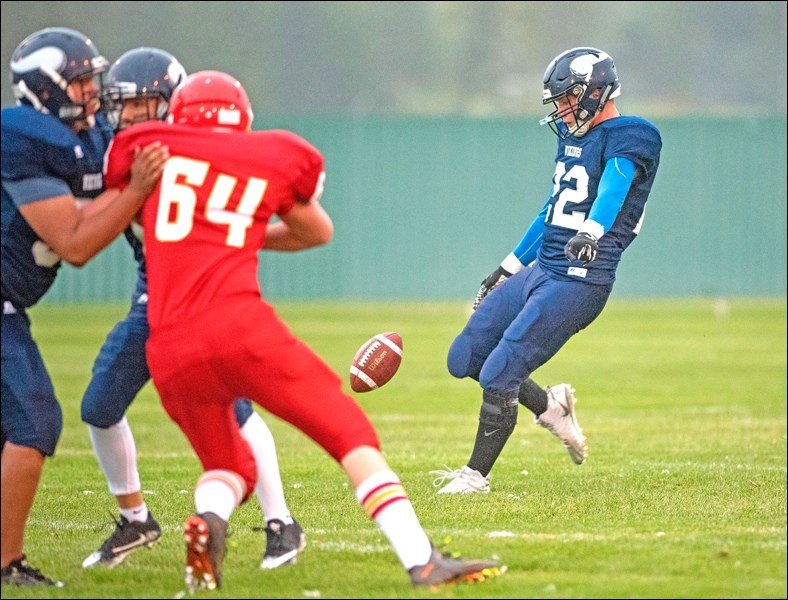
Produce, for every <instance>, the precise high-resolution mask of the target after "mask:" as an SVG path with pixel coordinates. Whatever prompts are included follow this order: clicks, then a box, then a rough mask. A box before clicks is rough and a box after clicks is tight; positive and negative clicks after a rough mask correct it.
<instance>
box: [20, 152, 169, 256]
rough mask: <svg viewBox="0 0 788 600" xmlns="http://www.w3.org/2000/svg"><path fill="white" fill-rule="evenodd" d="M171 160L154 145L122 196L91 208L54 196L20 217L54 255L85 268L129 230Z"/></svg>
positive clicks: (112, 194)
mask: <svg viewBox="0 0 788 600" xmlns="http://www.w3.org/2000/svg"><path fill="white" fill-rule="evenodd" d="M168 157H169V151H168V150H167V148H164V147H162V146H161V144H160V143H159V142H154V143H152V144H150V145H148V146H146V147H145V148H144V149H142V150H138V151H137V155H136V157H135V159H134V162H133V164H132V168H131V180H130V183H129V185H128V186H127V187H126V188H125V189H124V190H123V191H122V192H121V191H119V190H117V189H111V190H107V191H105V192H104V193H103V194H101V195H100V196H98V197H97V198H96V199H95V200H93V201H91V202H88V203H84V202H80V201H77V199H76V198H74V196H72V195H61V196H54V197H52V198H47V199H46V200H41V201H39V202H31V203H29V204H24V205H22V206H20V207H19V211H20V212H21V213H22V216H23V217H24V218H25V219H26V220H27V222H28V223H29V224H30V226H31V227H32V228H33V230H34V231H35V232H36V235H38V237H39V238H41V240H43V241H44V243H46V244H47V245H48V246H49V247H50V248H51V249H52V251H53V252H55V253H56V254H57V255H58V256H59V257H60V258H61V259H63V260H65V261H66V262H67V263H69V264H71V265H74V266H75V267H81V266H83V265H84V264H85V263H87V262H88V261H89V260H90V259H91V258H93V257H94V256H95V255H96V254H98V252H99V251H101V250H102V249H103V248H105V247H106V246H108V245H109V244H110V243H111V242H112V240H114V239H115V238H116V237H117V236H118V235H119V234H120V233H121V232H122V231H123V230H124V229H125V228H126V227H127V226H128V224H129V223H130V222H131V220H132V219H133V218H134V216H135V215H136V214H137V212H138V211H139V209H140V207H141V206H142V204H143V202H144V201H145V199H146V198H147V197H148V196H149V195H150V194H151V192H153V189H154V188H155V187H156V184H157V183H158V181H159V178H160V177H161V173H162V170H163V168H164V163H165V162H166V160H167V158H168Z"/></svg>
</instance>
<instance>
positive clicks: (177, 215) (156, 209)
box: [105, 121, 323, 329]
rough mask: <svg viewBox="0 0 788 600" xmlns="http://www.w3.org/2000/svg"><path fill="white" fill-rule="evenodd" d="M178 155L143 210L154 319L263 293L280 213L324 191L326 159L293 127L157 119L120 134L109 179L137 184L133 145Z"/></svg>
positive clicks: (170, 319) (153, 322) (111, 183)
mask: <svg viewBox="0 0 788 600" xmlns="http://www.w3.org/2000/svg"><path fill="white" fill-rule="evenodd" d="M156 140H158V141H161V142H162V143H163V144H164V145H166V146H168V147H169V150H170V158H169V159H168V161H167V163H166V166H165V168H164V174H163V175H162V178H161V181H160V183H159V185H158V186H157V188H156V190H155V191H154V193H153V194H152V195H151V196H150V197H149V198H148V200H147V201H146V203H145V205H144V206H143V209H142V214H141V222H142V225H143V227H144V230H145V237H144V244H145V260H146V263H147V264H146V266H147V271H148V273H149V278H148V320H149V322H150V326H151V328H152V329H153V328H155V327H157V326H158V325H159V324H161V323H165V322H166V323H175V322H183V321H184V320H190V319H191V318H193V317H195V316H198V315H200V314H202V313H204V312H206V311H207V310H208V309H209V308H210V307H214V306H216V305H217V304H224V303H225V302H226V301H227V300H228V299H230V298H232V299H233V301H237V300H243V299H244V298H246V299H249V298H250V297H256V298H260V297H261V293H260V286H259V282H258V280H257V267H258V255H257V253H258V250H260V248H261V247H262V245H263V242H264V240H265V233H266V226H267V224H268V222H269V220H270V219H271V217H272V216H273V215H282V214H286V213H287V212H288V211H289V210H290V209H291V208H292V207H293V205H294V203H296V202H308V201H310V200H311V199H313V198H317V197H319V196H320V194H321V193H322V184H323V157H322V155H321V154H320V152H319V151H318V150H317V149H316V148H314V147H313V146H312V145H311V144H310V143H309V142H307V141H306V140H304V139H303V138H301V137H299V136H298V135H296V134H294V133H291V132H289V131H283V130H275V131H253V132H240V131H234V130H224V129H207V128H204V127H194V126H189V125H175V124H169V123H164V122H162V121H150V122H147V123H142V124H139V125H135V126H134V127H132V128H130V129H127V130H124V131H121V132H120V133H118V135H117V136H116V137H115V138H114V139H113V141H112V145H111V146H110V149H109V151H108V154H107V159H106V161H107V162H106V166H105V171H106V173H105V182H106V186H107V187H108V188H109V187H118V188H123V187H125V186H126V185H127V184H128V182H129V177H130V173H129V170H130V167H131V163H132V160H133V157H134V148H136V147H144V146H145V145H147V144H149V143H150V142H153V141H156Z"/></svg>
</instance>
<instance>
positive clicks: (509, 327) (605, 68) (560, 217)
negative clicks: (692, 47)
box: [433, 47, 662, 494]
mask: <svg viewBox="0 0 788 600" xmlns="http://www.w3.org/2000/svg"><path fill="white" fill-rule="evenodd" d="M620 94H621V84H620V82H619V79H618V75H617V73H616V68H615V65H614V64H613V59H612V58H611V57H610V56H609V55H608V54H606V53H605V52H602V51H601V50H598V49H596V48H587V47H586V48H572V49H571V50H567V51H565V52H563V53H561V54H559V55H558V56H556V57H555V58H554V59H553V60H552V61H551V62H550V64H549V65H548V66H547V70H546V71H545V74H544V91H543V103H544V104H553V105H554V106H555V110H554V111H553V112H551V113H550V114H549V115H548V116H547V117H545V118H544V119H542V120H541V121H540V124H541V125H549V126H550V128H551V129H552V130H553V132H554V133H555V134H556V135H557V136H558V150H557V152H556V155H555V171H554V172H553V176H552V188H551V189H550V192H549V194H548V196H547V201H546V202H545V204H544V206H543V207H542V210H541V211H540V212H539V214H538V215H537V216H536V218H535V219H534V221H533V222H532V223H531V224H530V226H529V227H528V229H527V230H526V231H525V234H524V235H523V237H522V239H521V240H520V242H519V244H517V245H516V246H515V248H514V250H513V251H512V252H511V253H510V254H509V255H508V256H506V258H504V260H503V262H501V264H500V266H499V267H498V268H497V269H496V270H495V271H493V272H492V273H491V274H490V275H489V276H487V277H486V278H485V279H484V281H483V282H482V284H481V287H480V289H479V291H478V293H477V295H476V299H475V302H474V309H475V310H474V312H473V313H472V314H471V317H470V318H469V319H468V322H467V324H466V325H465V327H464V328H463V330H462V331H461V332H460V334H459V335H458V336H457V337H456V338H455V340H454V341H453V342H452V344H451V347H450V348H449V352H448V357H447V365H448V369H449V372H450V373H451V374H452V375H453V376H454V377H457V378H463V377H470V378H472V379H475V380H476V381H478V382H479V385H480V386H481V387H482V390H483V392H482V406H481V411H480V414H479V426H478V430H477V434H476V442H475V444H474V448H473V452H472V454H471V457H470V459H469V460H468V463H467V464H466V465H464V466H463V467H461V468H460V469H457V470H451V469H447V470H445V471H443V470H440V471H434V472H433V473H435V474H437V475H438V476H439V477H438V478H437V479H436V480H435V482H434V483H435V486H436V487H440V486H442V485H443V484H444V483H445V482H446V481H448V483H446V484H445V485H443V487H441V488H440V490H439V491H438V493H446V494H452V493H474V492H488V491H489V490H490V471H491V470H492V467H493V465H494V464H495V461H496V460H497V458H498V456H499V455H500V453H501V451H502V450H503V447H504V445H505V444H506V441H507V440H508V439H509V437H510V436H511V434H512V432H513V431H514V428H515V425H516V424H517V412H518V407H519V404H522V405H523V406H525V407H527V408H528V409H529V410H530V411H531V412H533V413H534V415H535V421H536V423H538V424H539V425H541V426H543V427H545V428H546V429H548V430H549V431H550V432H551V433H553V434H554V435H555V436H556V437H558V439H560V440H561V442H562V443H563V444H564V446H565V447H566V449H567V450H568V452H569V455H570V457H571V459H572V461H573V462H575V463H576V464H578V465H579V464H582V463H583V462H584V461H585V459H586V455H587V453H588V449H587V445H586V439H585V436H584V435H583V431H582V429H581V428H580V426H579V425H578V423H577V419H576V418H575V410H574V405H575V401H576V400H575V397H574V389H573V388H572V387H571V386H570V385H569V384H565V383H562V384H559V385H556V386H552V387H548V388H547V389H543V388H542V387H540V386H539V385H538V384H537V383H535V382H534V381H533V379H531V373H533V372H534V371H535V370H536V369H538V368H539V367H540V366H542V365H543V364H545V363H546V362H547V361H548V360H550V359H551V358H552V357H553V356H555V354H556V353H557V352H558V351H559V350H560V349H561V348H562V347H563V346H564V344H566V342H567V341H568V340H569V338H571V337H572V336H573V335H574V334H576V333H577V332H578V331H580V330H581V329H584V328H585V327H587V326H588V325H590V324H591V323H592V322H593V321H594V319H596V318H597V317H598V316H599V314H600V313H601V312H602V309H603V308H604V306H605V303H606V302H607V299H608V297H609V296H610V292H611V290H612V289H613V282H614V280H615V276H616V269H617V267H618V263H619V261H620V260H621V255H622V254H623V252H624V250H626V248H627V247H628V246H629V244H630V243H631V242H632V240H633V239H635V236H636V235H637V233H638V232H639V230H640V226H641V224H642V222H643V215H644V211H645V207H646V200H647V199H648V195H649V192H650V191H651V186H652V185H653V183H654V178H655V176H656V174H657V167H658V166H659V156H660V151H661V148H662V140H661V138H660V134H659V131H658V130H657V128H656V127H655V126H654V125H652V124H651V123H649V122H648V121H646V120H645V119H642V118H640V117H630V116H623V115H621V114H620V113H619V111H618V109H617V108H616V106H615V100H614V99H615V98H617V97H618V96H619V95H620Z"/></svg>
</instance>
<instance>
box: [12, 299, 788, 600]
mask: <svg viewBox="0 0 788 600" xmlns="http://www.w3.org/2000/svg"><path fill="white" fill-rule="evenodd" d="M125 310H126V307H125V306H121V305H112V306H88V307H61V306H58V307H55V306H41V307H37V308H35V309H33V311H32V312H31V314H32V319H33V332H34V336H35V337H36V339H37V340H38V342H39V344H40V347H41V350H42V352H43V354H44V357H45V360H46V361H47V364H48V365H49V368H50V372H51V374H52V377H53V380H54V383H55V389H56V391H57V393H58V395H59V397H60V400H61V402H62V404H63V408H64V416H65V427H64V431H63V436H62V438H61V440H60V445H59V448H58V453H57V455H56V456H55V457H54V458H53V459H51V460H49V461H47V465H46V467H45V471H44V477H43V481H42V486H41V489H40V491H39V494H38V497H37V500H36V503H35V505H34V507H33V511H32V514H31V518H30V522H29V526H28V533H27V540H26V550H27V552H28V555H29V557H30V560H31V562H32V563H33V564H34V566H38V567H39V568H41V569H42V570H43V571H44V572H45V573H46V574H48V575H50V576H52V577H56V578H59V579H61V580H62V581H64V582H65V583H66V586H65V587H64V588H63V589H59V590H58V589H12V588H9V587H3V593H2V596H3V598H33V597H40V598H174V597H180V596H181V595H183V593H184V586H183V578H182V575H183V573H182V570H183V559H184V548H183V542H182V540H181V537H180V526H181V523H182V522H183V520H184V519H185V517H186V516H188V515H189V514H191V513H192V512H193V499H192V490H193V486H194V483H195V481H196V478H197V477H198V475H199V472H200V469H199V465H198V462H197V460H196V458H195V457H194V455H193V454H192V452H191V449H190V448H189V446H188V445H187V443H186V441H185V438H184V437H183V436H182V434H181V433H180V431H179V430H178V429H177V428H176V427H175V425H174V424H173V423H172V422H171V421H170V420H169V418H168V417H167V416H166V414H165V413H164V411H163V409H162V408H161V406H160V405H159V401H158V397H157V396H156V393H155V390H154V389H153V387H152V386H151V385H150V384H149V385H148V386H147V387H146V388H145V389H144V390H143V392H142V394H141V395H140V397H139V398H138V399H137V401H136V402H135V404H134V405H133V406H132V408H131V410H130V412H129V414H128V417H129V420H130V422H131V425H132V428H133V430H134V433H135V435H136V441H137V447H138V450H139V454H140V470H141V476H142V480H143V488H144V490H145V493H146V501H147V503H148V505H149V507H150V508H151V509H152V511H153V513H154V515H155V516H156V517H157V519H158V520H159V522H160V523H161V525H162V528H163V530H164V535H163V537H162V540H161V541H160V543H159V544H158V545H157V546H156V547H155V548H153V549H152V550H140V551H138V552H137V553H135V554H132V555H131V556H130V557H129V558H128V559H127V560H126V562H125V563H124V564H123V565H121V566H119V567H117V568H116V569H114V570H102V569H98V568H97V569H95V570H88V571H83V570H82V569H81V566H80V565H81V562H82V560H83V558H85V556H87V555H88V554H89V553H90V552H92V551H93V550H95V549H96V548H97V547H98V545H99V544H100V543H101V542H102V541H103V539H104V538H105V537H106V536H107V535H108V534H109V533H110V532H111V530H112V527H113V523H112V515H114V514H116V513H117V508H116V506H115V503H114V499H113V498H112V497H111V496H110V495H109V492H108V491H107V487H106V483H105V481H104V478H103V476H102V475H101V472H100V470H99V468H98V465H97V463H96V460H95V458H94V456H93V453H92V449H91V446H90V442H89V440H88V435H87V430H86V426H85V425H84V424H83V423H81V421H80V418H79V401H80V397H81V394H82V392H83V390H84V389H85V387H86V385H87V382H88V379H89V375H90V368H91V365H92V361H93V358H94V356H95V354H96V353H97V351H98V348H99V346H100V344H101V343H102V341H103V339H104V336H105V335H106V333H107V332H108V331H109V329H110V328H111V327H112V325H113V324H114V323H115V321H116V320H118V319H119V318H121V317H122V316H123V314H124V313H125ZM279 312H280V314H281V316H283V317H284V319H285V320H286V321H287V322H288V323H289V324H290V325H291V327H292V329H293V330H294V331H295V332H296V333H297V334H298V335H300V336H301V337H302V338H303V339H305V340H306V341H307V343H309V344H310V345H311V346H312V347H313V348H314V349H315V350H317V351H318V352H319V353H320V354H321V355H322V356H323V357H324V358H326V360H327V361H328V362H329V363H330V364H332V365H333V366H334V367H335V368H336V370H337V371H338V372H340V373H341V374H342V375H343V377H345V380H346V381H347V377H346V374H347V369H348V367H349V363H350V359H351V358H352V356H353V354H354V353H355V351H356V349H357V348H358V346H359V345H360V344H361V343H362V342H363V341H364V340H366V339H367V338H369V337H370V336H371V335H373V334H375V333H378V332H381V331H388V330H396V331H398V332H400V333H401V335H402V337H403V340H404V355H403V363H402V367H401V368H400V371H399V372H398V373H397V375H396V376H395V378H394V379H393V380H392V381H391V383H389V384H388V385H387V386H386V387H384V388H382V389H380V390H377V391H374V392H371V393H368V394H358V395H357V396H356V397H357V399H358V401H359V402H360V404H361V405H362V406H363V407H364V408H365V409H366V411H367V412H368V414H369V415H370V417H371V419H372V421H373V422H374V423H375V425H376V427H377V429H378V432H379V434H380V438H381V442H382V445H383V450H384V452H385V454H386V456H387V458H388V460H389V462H390V464H391V466H392V467H393V468H394V470H395V471H397V472H398V473H399V474H400V477H401V478H402V480H403V483H404V484H405V487H406V489H407V490H408V493H409V495H410V498H411V500H412V502H413V504H414V506H415V508H416V511H417V513H418V514H419V516H420V518H421V521H422V524H423V526H424V528H425V529H426V531H427V533H428V534H429V535H430V537H431V538H432V539H433V540H434V541H436V542H441V543H442V542H444V541H446V542H447V543H448V548H449V549H450V550H453V551H457V552H459V553H461V554H463V555H466V556H469V557H474V558H483V557H497V558H498V559H499V560H500V561H501V562H502V563H503V564H505V565H507V567H508V571H507V572H506V573H505V574H504V575H503V576H502V577H500V578H497V579H494V580H492V581H489V582H484V583H480V584H476V585H473V586H454V587H449V588H446V589H444V590H442V591H440V592H438V593H435V592H430V591H429V590H423V589H414V588H412V587H411V586H410V583H409V578H408V576H407V574H406V573H405V572H404V571H403V570H402V568H401V566H400V565H399V563H398V561H397V559H396V556H395V555H394V553H393V551H392V550H391V548H390V546H389V545H388V542H387V540H386V539H385V537H384V536H383V535H382V534H381V533H380V531H379V530H378V528H377V527H376V526H375V525H374V523H372V522H371V521H370V520H369V519H368V518H367V517H366V515H365V514H364V513H363V511H362V510H361V508H360V507H359V506H358V505H357V503H356V502H355V499H354V496H353V493H352V490H351V489H349V487H348V485H347V483H346V479H345V476H344V473H343V472H342V471H341V469H340V468H339V467H338V465H336V464H335V463H334V462H333V461H332V460H331V459H329V458H328V456H327V455H326V454H324V453H323V451H322V450H320V449H319V448H318V447H317V446H316V445H315V444H314V443H312V442H311V441H310V440H309V439H307V438H306V437H305V436H304V435H302V434H301V433H300V432H298V431H296V430H294V429H292V428H291V427H290V426H289V425H287V424H284V423H282V422H280V421H277V420H276V419H274V418H272V417H270V416H268V415H266V414H265V413H263V416H264V418H265V419H266V421H267V422H268V423H269V425H270V427H271V429H272V430H273V432H274V436H275V438H276V440H277V445H278V451H279V461H280V466H281V468H282V473H283V479H284V483H285V488H286V494H287V497H288V501H289V504H290V508H291V510H292V511H293V514H294V516H296V518H297V519H298V520H299V521H300V522H301V524H302V525H303V527H304V529H305V530H306V533H307V548H306V550H305V552H304V554H303V555H302V556H301V558H300V560H299V563H298V564H297V565H295V566H290V567H285V568H281V569H277V570H275V571H266V572H263V571H260V570H259V569H258V565H259V562H260V559H261V556H262V553H263V550H264V547H265V536H264V533H263V531H262V529H261V526H262V520H261V517H260V509H259V504H258V503H257V501H256V499H252V500H251V501H250V502H248V503H247V504H245V505H244V506H242V507H241V508H240V509H239V510H238V511H237V512H236V514H235V515H234V516H233V520H232V521H231V526H230V531H231V536H230V538H229V544H228V554H227V557H226V559H225V563H224V585H223V587H222V589H221V591H219V592H216V593H213V594H211V595H212V596H215V597H217V598H351V597H352V598H433V597H436V596H437V597H446V598H786V595H787V592H786V558H787V557H786V302H785V299H767V300H732V301H730V302H729V303H728V302H724V301H713V300H702V299H697V300H660V301H640V300H638V301H634V300H629V301H624V300H612V301H611V302H610V304H609V305H608V307H607V308H606V310H605V312H604V313H603V314H602V316H601V317H600V318H599V319H598V320H597V321H596V322H595V323H594V324H593V325H591V327H589V328H588V329H587V330H586V331H583V332H581V333H580V334H578V335H577V336H575V338H574V339H572V340H571V341H570V342H569V344H568V345H567V346H566V347H565V348H564V349H563V350H562V351H561V352H560V353H559V354H558V355H557V356H556V357H555V358H554V359H553V361H552V362H550V363H549V364H547V365H545V366H544V367H542V368H541V369H540V370H539V371H538V372H537V373H535V374H534V378H535V379H536V380H537V381H538V382H539V383H540V384H542V385H548V384H557V383H561V382H569V383H571V384H572V385H573V386H574V387H575V388H576V389H577V397H578V398H579V404H578V408H577V416H578V420H579V421H580V423H581V425H582V426H583V428H584V431H585V433H586V435H587V437H588V442H589V448H590V456H589V459H588V461H587V462H586V464H584V465H582V466H579V467H578V466H576V465H574V464H573V463H572V462H571V461H570V459H569V456H568V454H567V453H566V451H565V450H564V449H563V447H562V446H561V445H560V443H559V442H558V441H557V440H556V439H555V438H554V437H553V436H551V435H550V434H549V433H548V432H547V431H546V430H544V429H542V428H541V427H538V426H536V425H534V424H533V422H532V417H531V415H530V413H528V412H527V411H525V410H524V409H523V410H521V413H520V419H519V421H520V423H519V426H518V428H517V429H516V430H515V433H514V434H513V436H512V438H511V440H510V441H509V445H508V446H507V448H506V449H505V450H504V453H503V454H502V456H501V458H500V460H499V462H498V464H497V465H496V467H495V469H494V470H493V477H492V491H491V492H490V493H489V494H486V495H468V496H463V497H457V496H449V497H445V496H437V495H436V494H435V491H436V490H435V488H434V487H433V485H432V481H433V476H432V475H430V474H429V471H430V470H432V469H438V468H442V466H443V465H444V464H446V465H449V466H451V467H454V468H456V467H459V466H460V465H462V464H464V463H465V462H466V461H467V460H468V457H469V455H470V451H471V447H472V444H473V439H474V436H475V432H476V424H477V416H478V412H479V403H480V398H481V394H480V389H479V388H478V385H477V384H476V383H475V382H473V381H471V380H455V379H453V378H452V377H451V376H450V375H449V374H448V372H447V370H446V367H445V356H446V350H447V348H448V346H449V344H450V342H451V340H452V339H453V337H454V335H455V334H456V333H457V332H459V330H460V329H461V327H462V326H463V324H464V322H465V319H466V316H467V307H466V306H465V305H462V304H459V303H431V304H422V303H419V304H416V303H410V304H402V303H377V304H350V303H288V304H283V305H281V307H280V309H279ZM346 385H347V384H346ZM347 387H348V389H349V386H347ZM313 401H314V402H320V398H319V397H317V396H316V397H315V398H313ZM206 427H210V423H206ZM206 595H207V594H206Z"/></svg>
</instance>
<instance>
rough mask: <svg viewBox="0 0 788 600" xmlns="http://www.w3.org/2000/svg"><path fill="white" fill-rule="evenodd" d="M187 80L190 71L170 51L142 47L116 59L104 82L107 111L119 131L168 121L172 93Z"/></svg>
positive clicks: (104, 101)
mask: <svg viewBox="0 0 788 600" xmlns="http://www.w3.org/2000/svg"><path fill="white" fill-rule="evenodd" d="M185 79H186V70H185V69H184V68H183V66H182V65H181V63H180V62H178V60H177V59H176V58H175V57H174V56H173V55H172V54H170V53H169V52H165V51H164V50H160V49H158V48H148V47H140V48H134V49H133V50H129V51H128V52H126V53H125V54H123V56H121V57H120V58H119V59H118V60H116V61H115V62H114V63H113V64H112V66H111V67H110V69H109V71H108V72H107V76H106V79H105V82H104V91H103V95H102V101H103V106H104V111H105V112H106V114H107V117H108V119H109V121H110V123H111V124H112V126H113V127H114V128H115V130H116V131H117V130H119V129H124V128H125V127H129V126H131V125H133V124H135V123H141V122H144V121H150V120H153V119H158V120H164V119H166V118H167V109H168V106H169V102H170V99H171V98H172V93H173V92H174V91H175V88H176V87H178V86H179V85H180V84H181V83H183V81H184V80H185Z"/></svg>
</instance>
